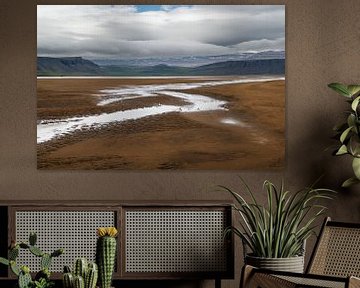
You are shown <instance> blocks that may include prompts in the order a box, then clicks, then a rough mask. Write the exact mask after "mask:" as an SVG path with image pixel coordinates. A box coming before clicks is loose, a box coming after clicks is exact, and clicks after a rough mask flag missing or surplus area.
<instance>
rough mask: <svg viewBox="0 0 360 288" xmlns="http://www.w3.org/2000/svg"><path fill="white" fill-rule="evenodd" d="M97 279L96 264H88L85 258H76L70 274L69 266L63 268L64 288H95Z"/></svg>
mask: <svg viewBox="0 0 360 288" xmlns="http://www.w3.org/2000/svg"><path fill="white" fill-rule="evenodd" d="M97 279H98V267H97V265H96V263H93V262H90V263H89V262H88V261H87V259H85V258H78V259H76V261H75V263H74V270H73V272H71V269H70V267H69V266H65V267H64V274H63V287H64V288H95V287H96V282H97Z"/></svg>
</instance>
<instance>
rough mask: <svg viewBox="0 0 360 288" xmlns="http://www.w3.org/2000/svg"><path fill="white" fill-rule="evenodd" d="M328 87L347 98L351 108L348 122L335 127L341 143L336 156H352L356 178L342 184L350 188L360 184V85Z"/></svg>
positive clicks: (348, 113) (334, 84) (335, 153)
mask: <svg viewBox="0 0 360 288" xmlns="http://www.w3.org/2000/svg"><path fill="white" fill-rule="evenodd" d="M328 86H329V87H330V88H331V89H333V90H334V91H336V92H337V93H338V94H340V95H342V96H344V97H346V100H347V102H348V103H349V104H350V106H351V107H350V110H349V111H348V112H347V119H346V122H344V123H341V124H340V125H337V126H336V127H334V130H335V131H336V133H337V138H338V139H339V142H340V143H339V144H340V145H339V147H337V149H336V150H335V151H334V155H337V156H339V155H350V156H351V157H352V169H353V171H354V177H351V178H349V179H347V180H346V181H345V182H344V183H343V184H342V187H348V186H351V185H353V184H358V183H360V108H359V101H360V85H344V84H341V83H331V84H329V85H328Z"/></svg>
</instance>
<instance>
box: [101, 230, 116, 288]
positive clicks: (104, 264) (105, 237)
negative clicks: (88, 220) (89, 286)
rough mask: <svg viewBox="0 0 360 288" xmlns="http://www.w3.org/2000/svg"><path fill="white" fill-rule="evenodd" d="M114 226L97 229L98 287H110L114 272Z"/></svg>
mask: <svg viewBox="0 0 360 288" xmlns="http://www.w3.org/2000/svg"><path fill="white" fill-rule="evenodd" d="M117 233H118V232H117V230H116V228H115V227H106V228H103V227H102V228H98V229H97V235H98V237H99V238H98V239H97V243H96V262H97V265H98V267H99V284H100V285H99V286H100V288H110V287H111V280H112V275H113V272H114V266H115V258H116V236H117Z"/></svg>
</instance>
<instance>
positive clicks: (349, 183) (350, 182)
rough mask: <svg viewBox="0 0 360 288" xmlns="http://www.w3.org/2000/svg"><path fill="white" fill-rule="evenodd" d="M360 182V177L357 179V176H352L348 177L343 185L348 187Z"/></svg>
mask: <svg viewBox="0 0 360 288" xmlns="http://www.w3.org/2000/svg"><path fill="white" fill-rule="evenodd" d="M359 183H360V180H359V179H357V178H355V177H351V178H349V179H347V180H346V181H344V183H343V184H342V185H341V187H344V188H348V187H350V186H352V185H355V184H359Z"/></svg>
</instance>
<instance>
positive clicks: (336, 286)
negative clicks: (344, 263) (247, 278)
mask: <svg viewBox="0 0 360 288" xmlns="http://www.w3.org/2000/svg"><path fill="white" fill-rule="evenodd" d="M276 277H279V278H282V279H284V280H287V281H289V282H292V283H294V284H296V285H297V286H296V287H308V286H310V287H323V288H324V287H326V288H345V281H344V282H338V281H331V280H322V279H311V278H302V277H292V276H279V275H277V276H276Z"/></svg>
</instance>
